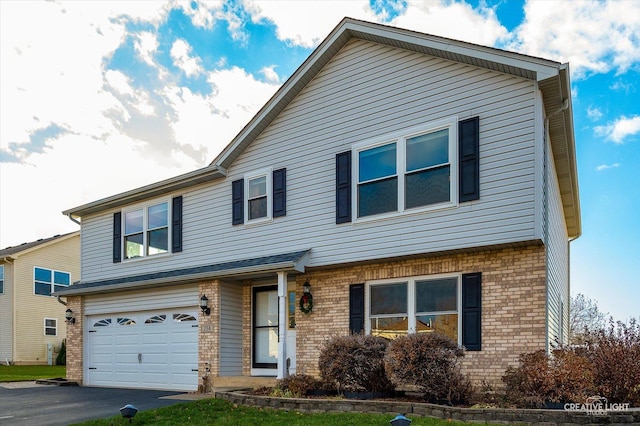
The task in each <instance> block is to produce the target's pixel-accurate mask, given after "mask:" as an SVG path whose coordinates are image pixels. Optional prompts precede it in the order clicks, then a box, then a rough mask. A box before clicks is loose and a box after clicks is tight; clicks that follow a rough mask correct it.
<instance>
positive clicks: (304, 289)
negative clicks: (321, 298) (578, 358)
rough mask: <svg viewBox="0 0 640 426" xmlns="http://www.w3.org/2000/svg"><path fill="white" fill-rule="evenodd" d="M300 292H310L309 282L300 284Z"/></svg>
mask: <svg viewBox="0 0 640 426" xmlns="http://www.w3.org/2000/svg"><path fill="white" fill-rule="evenodd" d="M302 292H303V293H304V294H310V293H311V284H309V281H305V282H304V284H302Z"/></svg>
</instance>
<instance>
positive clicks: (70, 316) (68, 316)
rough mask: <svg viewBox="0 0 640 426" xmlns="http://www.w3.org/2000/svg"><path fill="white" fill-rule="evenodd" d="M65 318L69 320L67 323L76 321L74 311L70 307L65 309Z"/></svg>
mask: <svg viewBox="0 0 640 426" xmlns="http://www.w3.org/2000/svg"><path fill="white" fill-rule="evenodd" d="M64 319H65V320H66V321H67V324H75V323H76V319H75V318H74V317H73V311H72V310H71V309H70V308H69V309H67V310H66V311H65V313H64Z"/></svg>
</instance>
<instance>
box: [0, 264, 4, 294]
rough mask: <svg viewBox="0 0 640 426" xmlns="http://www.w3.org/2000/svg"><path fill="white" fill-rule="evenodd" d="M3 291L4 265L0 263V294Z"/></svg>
mask: <svg viewBox="0 0 640 426" xmlns="http://www.w3.org/2000/svg"><path fill="white" fill-rule="evenodd" d="M2 293H4V265H0V294H2Z"/></svg>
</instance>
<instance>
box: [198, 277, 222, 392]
mask: <svg viewBox="0 0 640 426" xmlns="http://www.w3.org/2000/svg"><path fill="white" fill-rule="evenodd" d="M198 291H199V293H200V295H201V296H202V295H205V296H207V298H208V299H209V308H210V309H211V314H210V315H205V314H204V313H202V312H201V313H200V315H199V324H198V325H199V327H198V392H199V393H209V392H211V390H212V386H213V380H212V378H213V377H218V375H219V374H220V281H218V280H214V281H207V282H202V283H200V284H199V285H198Z"/></svg>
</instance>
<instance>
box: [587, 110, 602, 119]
mask: <svg viewBox="0 0 640 426" xmlns="http://www.w3.org/2000/svg"><path fill="white" fill-rule="evenodd" d="M587 117H589V118H590V119H591V120H593V121H598V120H600V119H601V118H602V111H600V108H598V107H589V108H587Z"/></svg>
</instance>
